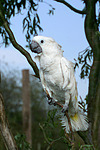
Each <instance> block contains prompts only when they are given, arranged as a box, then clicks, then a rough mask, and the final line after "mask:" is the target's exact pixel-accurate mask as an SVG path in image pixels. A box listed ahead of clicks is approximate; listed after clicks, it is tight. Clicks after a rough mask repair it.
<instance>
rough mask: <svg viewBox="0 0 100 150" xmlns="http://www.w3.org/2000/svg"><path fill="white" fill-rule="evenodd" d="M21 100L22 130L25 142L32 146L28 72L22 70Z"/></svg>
mask: <svg viewBox="0 0 100 150" xmlns="http://www.w3.org/2000/svg"><path fill="white" fill-rule="evenodd" d="M22 99H23V129H24V132H25V135H26V139H27V142H29V143H30V145H32V137H31V133H32V130H31V99H30V83H29V70H22Z"/></svg>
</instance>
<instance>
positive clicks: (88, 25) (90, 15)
mask: <svg viewBox="0 0 100 150" xmlns="http://www.w3.org/2000/svg"><path fill="white" fill-rule="evenodd" d="M96 2H97V1H96V0H87V2H86V9H87V14H86V19H85V33H86V38H87V40H88V42H89V44H90V46H91V48H92V50H93V58H94V60H93V65H92V67H91V71H90V76H89V93H88V117H89V122H90V124H91V129H92V139H93V143H94V146H95V148H96V149H97V150H99V149H100V35H99V34H98V32H99V30H98V25H97V21H96Z"/></svg>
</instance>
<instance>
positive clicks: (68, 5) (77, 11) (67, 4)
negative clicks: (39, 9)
mask: <svg viewBox="0 0 100 150" xmlns="http://www.w3.org/2000/svg"><path fill="white" fill-rule="evenodd" d="M54 1H56V2H59V3H62V4H64V5H65V6H67V7H68V8H70V9H71V10H72V11H74V12H76V13H78V14H82V15H84V14H86V10H78V9H76V8H74V7H73V6H72V5H70V4H69V3H67V2H66V1H65V0H54Z"/></svg>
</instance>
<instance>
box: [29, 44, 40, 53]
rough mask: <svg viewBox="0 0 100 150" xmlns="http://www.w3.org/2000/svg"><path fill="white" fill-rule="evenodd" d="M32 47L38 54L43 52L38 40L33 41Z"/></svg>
mask: <svg viewBox="0 0 100 150" xmlns="http://www.w3.org/2000/svg"><path fill="white" fill-rule="evenodd" d="M30 49H31V51H32V52H34V53H37V54H40V53H42V48H41V46H40V45H39V44H38V43H37V42H36V41H32V43H31V44H30Z"/></svg>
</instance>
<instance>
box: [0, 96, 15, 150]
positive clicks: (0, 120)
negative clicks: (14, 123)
mask: <svg viewBox="0 0 100 150" xmlns="http://www.w3.org/2000/svg"><path fill="white" fill-rule="evenodd" d="M0 131H1V134H2V137H3V140H4V144H5V146H6V148H7V150H18V148H17V145H16V143H15V140H14V137H13V135H12V133H11V131H10V128H9V124H8V120H7V118H6V115H5V109H4V103H3V97H2V95H1V94H0Z"/></svg>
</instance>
